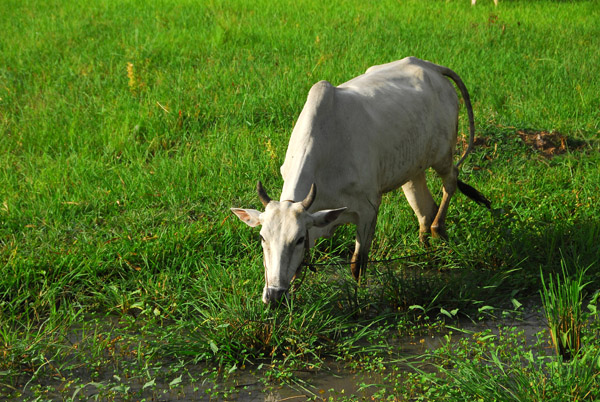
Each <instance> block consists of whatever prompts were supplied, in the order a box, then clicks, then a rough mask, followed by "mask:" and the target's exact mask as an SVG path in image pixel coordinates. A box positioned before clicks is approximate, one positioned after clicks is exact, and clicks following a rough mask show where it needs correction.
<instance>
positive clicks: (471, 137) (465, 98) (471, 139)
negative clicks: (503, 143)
mask: <svg viewBox="0 0 600 402" xmlns="http://www.w3.org/2000/svg"><path fill="white" fill-rule="evenodd" d="M435 66H436V67H437V70H438V71H439V72H440V73H441V74H442V75H445V76H446V77H448V78H450V79H451V80H452V81H454V83H455V84H456V86H457V87H458V89H459V90H460V94H461V95H462V97H463V101H464V102H465V107H466V108H467V114H468V115H469V144H468V145H467V149H466V150H465V152H463V154H462V155H461V157H460V159H459V160H458V162H457V163H456V167H459V166H460V164H461V163H463V161H464V160H465V158H466V157H467V155H468V154H469V152H471V149H473V143H474V141H475V118H474V117H473V106H471V97H470V96H469V91H468V90H467V87H466V86H465V83H464V82H463V81H462V80H461V79H460V77H459V76H458V74H456V73H455V72H454V71H452V70H450V69H449V68H448V67H444V66H440V65H437V64H435Z"/></svg>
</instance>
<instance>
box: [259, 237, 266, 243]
mask: <svg viewBox="0 0 600 402" xmlns="http://www.w3.org/2000/svg"><path fill="white" fill-rule="evenodd" d="M259 236H260V241H261V242H263V243H264V242H265V238H264V237H262V235H259Z"/></svg>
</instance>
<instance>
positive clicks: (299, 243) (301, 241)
mask: <svg viewBox="0 0 600 402" xmlns="http://www.w3.org/2000/svg"><path fill="white" fill-rule="evenodd" d="M303 243H304V237H301V238H299V239H298V241H297V242H296V246H299V245H301V244H303Z"/></svg>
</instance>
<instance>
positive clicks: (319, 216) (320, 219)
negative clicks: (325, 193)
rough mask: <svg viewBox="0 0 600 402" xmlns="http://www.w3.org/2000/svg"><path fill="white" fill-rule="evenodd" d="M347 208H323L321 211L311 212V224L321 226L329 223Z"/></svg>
mask: <svg viewBox="0 0 600 402" xmlns="http://www.w3.org/2000/svg"><path fill="white" fill-rule="evenodd" d="M346 209H347V208H346V207H344V208H338V209H324V210H323V211H318V212H315V213H314V214H311V217H312V220H313V225H314V226H317V227H322V226H326V225H329V224H330V223H332V222H333V221H335V220H336V219H337V218H338V217H339V216H340V215H341V214H342V212H344V211H345V210H346Z"/></svg>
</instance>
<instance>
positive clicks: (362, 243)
mask: <svg viewBox="0 0 600 402" xmlns="http://www.w3.org/2000/svg"><path fill="white" fill-rule="evenodd" d="M380 202H381V201H380V200H379V201H378V202H377V203H376V204H372V203H370V204H369V206H368V207H366V208H364V209H362V210H363V211H366V212H365V213H363V214H361V216H360V217H359V219H358V222H357V224H356V243H355V246H354V254H353V255H352V260H351V261H350V269H351V270H352V275H353V276H354V279H356V280H359V278H360V277H361V276H362V275H363V274H364V272H365V269H366V268H367V262H368V261H369V250H370V249H371V243H372V242H373V236H374V235H375V226H376V224H377V211H378V210H379V203H380Z"/></svg>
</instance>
